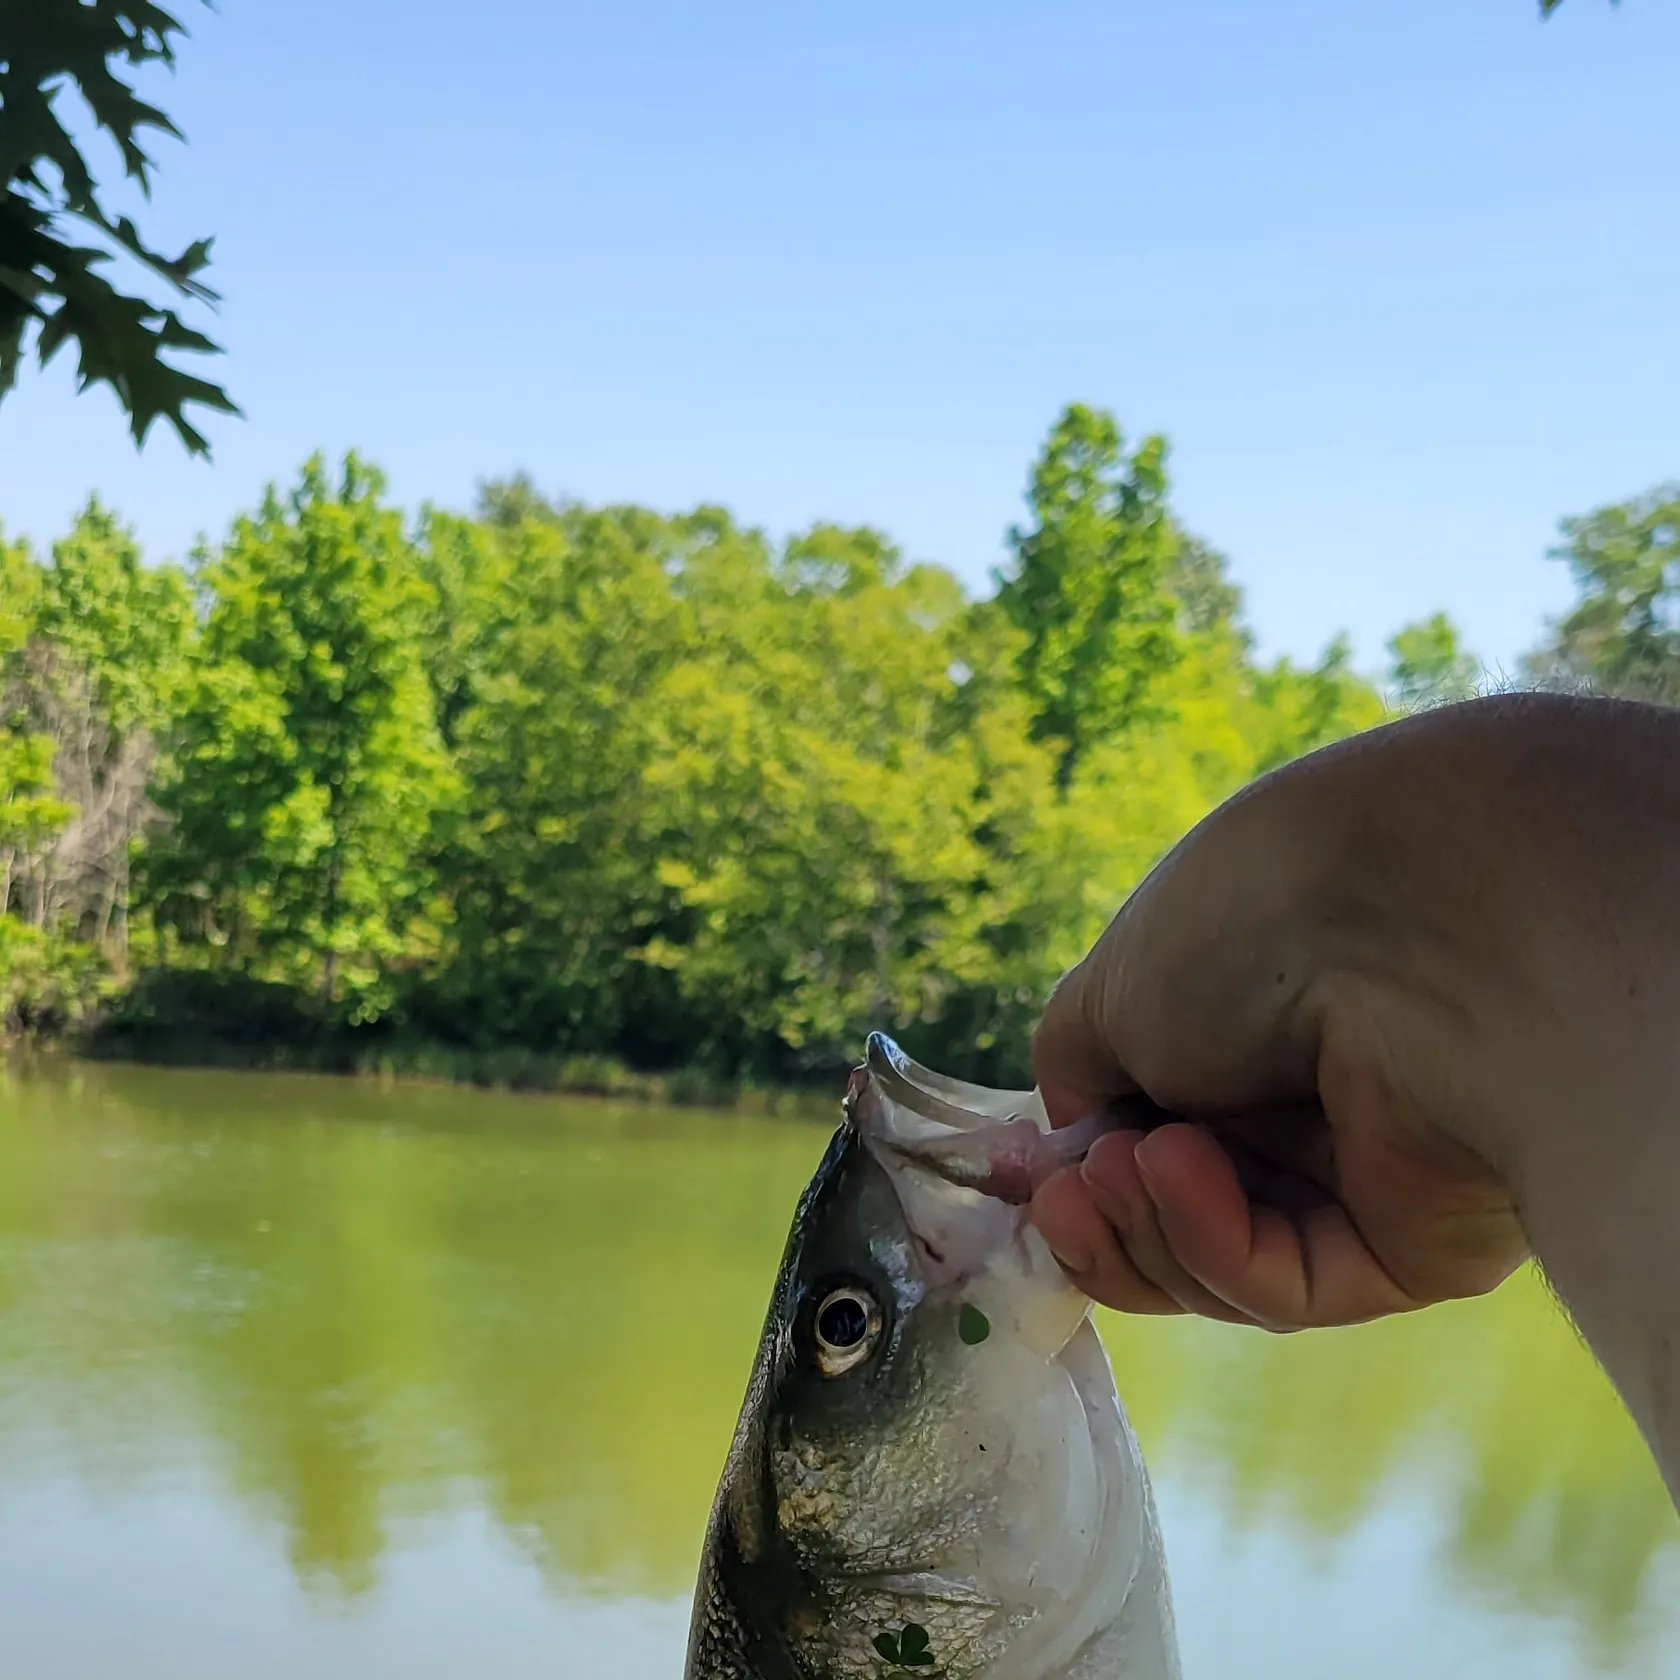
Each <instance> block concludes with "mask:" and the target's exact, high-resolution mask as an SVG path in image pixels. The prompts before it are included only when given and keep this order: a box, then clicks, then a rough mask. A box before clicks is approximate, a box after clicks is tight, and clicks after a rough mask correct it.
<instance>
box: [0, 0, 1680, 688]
mask: <svg viewBox="0 0 1680 1680" xmlns="http://www.w3.org/2000/svg"><path fill="white" fill-rule="evenodd" d="M181 4H182V6H183V7H184V8H185V9H186V14H187V15H188V20H189V23H190V26H191V28H192V30H193V38H192V40H191V41H189V42H188V43H187V44H186V46H185V48H184V51H183V61H182V64H181V67H180V71H179V73H178V75H177V76H176V77H175V78H174V79H173V81H170V80H169V79H168V78H161V79H160V80H161V84H162V85H161V87H160V90H159V91H160V96H161V97H162V99H163V102H164V103H165V104H166V105H167V107H168V108H169V109H170V110H171V111H172V113H173V114H175V116H176V117H177V120H178V121H179V122H180V124H181V126H182V127H183V128H184V129H185V130H186V132H187V134H188V138H189V140H190V145H189V146H188V147H187V148H184V149H183V148H181V147H179V146H175V145H172V144H170V143H168V142H160V143H159V148H158V149H159V153H160V161H161V165H162V173H161V175H160V179H159V184H158V189H157V193H156V197H155V200H154V204H153V206H152V208H151V210H150V212H149V216H150V227H151V229H152V230H153V231H154V232H155V234H156V236H157V237H158V238H159V239H161V240H164V241H179V242H181V243H184V242H185V241H186V240H187V239H190V238H192V237H195V236H196V235H198V234H200V233H203V232H214V233H215V234H216V235H217V244H216V253H215V254H216V263H215V268H214V271H213V274H212V276H211V278H212V281H213V283H215V284H216V285H218V286H219V287H220V289H221V290H222V291H223V293H224V294H225V298H226V302H225V304H224V306H223V308H222V311H221V314H220V316H219V317H218V318H217V320H216V322H215V324H214V327H213V329H212V330H213V332H214V333H216V334H217V335H219V336H220V338H221V339H222V341H223V342H224V343H225V344H226V346H227V349H228V351H229V355H228V356H227V357H226V358H224V359H223V360H222V361H221V363H220V366H219V368H218V369H217V370H216V373H215V375H214V376H215V377H218V378H221V379H223V380H224V381H225V382H226V383H227V384H228V386H229V388H230V389H231V391H232V393H233V395H234V396H235V397H236V399H237V400H238V401H239V402H240V403H241V405H242V406H243V407H244V409H245V410H246V413H247V415H248V419H246V420H245V421H243V422H235V421H224V420H220V419H212V421H211V423H210V426H209V430H210V433H211V437H212V441H213V444H214V447H215V459H214V462H213V463H212V464H211V465H208V466H207V465H204V464H202V463H199V462H194V461H189V460H187V459H186V458H185V457H184V455H183V453H182V451H181V450H180V448H179V446H178V445H177V443H176V441H175V439H174V436H173V434H172V433H171V432H169V431H168V430H167V429H166V428H163V427H159V428H158V429H157V430H156V431H155V432H154V435H153V436H152V438H151V440H150V441H149V443H148V445H147V448H146V449H145V451H144V453H143V454H136V452H135V451H134V449H133V447H132V445H131V444H130V442H129V441H128V438H127V435H126V433H125V431H124V430H123V428H122V425H121V423H120V421H119V418H118V416H117V414H116V410H115V406H114V404H113V403H112V402H111V400H110V399H109V398H108V397H107V396H106V395H105V394H103V393H96V394H94V395H91V396H89V397H86V398H82V399H75V398H74V397H73V396H72V389H73V385H72V379H71V369H70V366H69V361H70V358H69V356H68V355H66V356H64V357H61V358H60V362H59V363H58V364H55V366H54V367H53V368H51V369H50V370H49V371H48V372H47V374H46V375H44V376H37V375H34V374H30V375H26V376H25V379H24V382H23V384H22V386H21V387H20V389H19V390H18V391H17V392H16V393H15V394H14V395H13V396H12V397H11V398H10V399H9V400H8V401H7V402H6V404H5V405H4V406H3V407H0V519H3V520H4V521H5V523H6V526H7V527H8V528H9V529H10V530H11V531H13V532H16V531H18V530H22V531H24V532H26V533H28V534H29V535H30V536H32V537H33V538H35V539H36V540H37V541H40V540H43V539H46V538H50V536H51V535H52V534H53V532H54V531H55V530H57V529H59V528H61V527H62V525H63V523H64V522H65V521H66V519H67V518H68V517H69V515H70V514H71V512H72V510H73V509H74V508H75V506H76V505H77V504H79V502H80V501H81V500H82V499H83V498H84V497H85V496H86V494H87V493H88V491H89V490H93V489H97V490H98V491H99V492H100V493H101V494H102V495H104V496H105V497H106V498H107V499H109V500H111V501H113V502H115V504H116V505H117V506H118V508H119V509H120V510H121V511H122V512H123V513H124V514H125V516H126V517H128V518H129V519H130V520H131V521H132V522H133V523H134V524H135V525H136V526H137V528H138V530H139V532H140V535H141V538H142V540H143V541H144V543H145V544H146V547H147V550H148V552H150V553H152V554H154V555H164V554H170V553H181V552H184V551H185V550H186V548H187V547H188V546H189V545H190V544H191V543H192V541H193V540H194V538H195V536H196V535H197V534H198V533H200V532H209V533H211V534H212V535H214V534H217V533H219V532H220V531H221V530H222V529H223V528H224V527H225V524H226V522H227V520H228V518H229V516H230V515H231V514H232V513H233V512H234V511H236V510H237V509H239V508H241V507H243V506H247V505H249V504H250V502H251V501H252V500H253V499H254V497H255V496H256V495H257V494H258V493H259V492H260V489H261V486H262V485H263V483H264V482H265V481H267V480H269V479H273V478H280V479H282V480H284V479H286V478H288V477H289V476H290V475H291V474H292V473H293V471H294V470H295V468H296V466H297V465H298V463H299V462H300V461H301V460H302V459H303V458H304V457H305V456H306V455H307V454H308V453H309V452H310V451H312V450H314V449H324V450H326V451H328V452H329V453H337V452H339V451H341V450H343V449H344V448H346V447H351V446H354V447H357V448H359V449H361V450H362V451H363V452H365V453H366V454H368V455H369V456H371V457H372V458H373V459H374V460H375V461H377V462H378V463H380V464H381V465H382V466H383V467H384V468H385V469H386V471H387V472H388V474H389V475H390V479H391V483H392V489H393V492H394V494H395V495H396V496H397V497H398V498H399V499H401V500H402V501H404V502H405V503H408V504H410V505H414V504H418V503H419V502H420V501H421V500H423V499H427V498H430V499H432V500H436V501H439V502H443V503H447V504H455V505H464V504H466V503H467V502H468V501H469V500H470V499H471V496H472V493H473V487H474V485H475V483H476V482H477V481H478V480H479V479H481V478H483V477H486V476H491V475H497V474H502V473H506V472H510V471H513V470H516V469H520V468H524V469H526V470H528V471H529V472H530V473H531V474H532V475H533V476H534V477H535V479H536V480H537V481H538V483H539V484H541V485H542V486H543V487H544V488H546V489H549V490H551V491H554V492H566V493H570V494H575V495H578V496H581V497H584V498H586V499H589V500H607V499H635V500H638V501H644V502H648V503H652V504H654V505H656V506H661V507H667V508H675V507H680V506H684V505H688V504H691V503H693V502H695V501H698V500H710V501H722V502H724V503H726V504H728V505H729V506H730V507H732V508H733V509H734V510H735V511H736V513H737V514H738V515H739V516H740V517H741V518H743V519H745V520H747V521H749V522H751V523H755V524H758V525H762V526H764V527H765V528H767V529H769V530H770V531H772V532H773V533H782V532H785V531H787V530H789V529H792V528H795V527H798V526H800V525H802V524H804V523H807V522H809V521H810V520H812V519H816V518H835V519H841V520H847V521H859V522H869V523H872V524H876V525H879V526H881V527H883V528H884V529H886V530H887V531H888V532H889V533H891V534H892V535H893V537H894V538H895V539H896V540H897V541H899V542H900V543H901V544H902V545H903V546H904V548H905V549H906V550H907V551H908V552H909V553H910V554H911V555H912V556H913V557H915V558H918V559H933V560H939V561H942V562H944V563H946V564H948V565H950V566H951V567H952V568H953V569H955V570H956V571H957V572H958V573H959V574H960V575H962V576H963V577H964V578H965V579H967V580H968V581H969V582H970V583H971V584H973V585H974V586H976V587H985V586H986V582H987V578H988V575H989V571H990V568H991V567H992V566H993V565H994V564H996V563H997V562H998V560H999V559H1000V558H1001V557H1002V553H1003V533H1004V531H1005V529H1006V528H1007V526H1008V525H1009V524H1010V522H1011V521H1012V520H1014V519H1016V518H1017V517H1019V515H1020V511H1021V500H1020V498H1021V490H1022V486H1023V484H1024V480H1025V475H1026V471H1027V467H1028V464H1029V461H1030V459H1031V457H1032V455H1033V453H1034V451H1035V450H1036V448H1037V447H1038V445H1039V443H1040V441H1041V440H1042V437H1043V435H1044V433H1045V431H1046V429H1047V428H1048V426H1049V425H1050V423H1051V421H1052V420H1053V418H1054V416H1055V414H1056V412H1057V410H1058V409H1059V408H1060V406H1061V405H1062V404H1064V403H1065V402H1067V401H1069V400H1072V399H1079V400H1083V401H1087V402H1092V403H1097V404H1101V405H1103V406H1106V407H1110V408H1112V409H1114V410H1115V411H1117V413H1118V414H1119V415H1120V417H1121V419H1122V422H1123V423H1124V424H1125V426H1126V427H1127V429H1128V431H1129V432H1131V433H1133V434H1136V433H1138V432H1141V431H1144V430H1157V429H1158V430H1161V431H1164V432H1165V433H1166V434H1167V435H1168V436H1169V438H1170V439H1171V440H1172V444H1173V470H1174V478H1175V486H1176V489H1175V498H1176V501H1177V503H1178V506H1179V508H1180V510H1181V512H1182V514H1183V516H1184V517H1185V518H1186V520H1187V521H1188V522H1189V523H1190V524H1191V525H1192V526H1193V527H1194V528H1196V529H1197V530H1199V531H1200V532H1201V533H1203V534H1204V535H1205V536H1206V537H1207V538H1208V539H1209V540H1211V541H1213V542H1214V543H1215V544H1217V545H1218V546H1219V547H1221V548H1222V549H1224V550H1225V551H1226V552H1227V553H1228V554H1229V555H1230V557H1231V560H1232V566H1233V571H1234V574H1235V576H1236V578H1237V580H1238V581H1239V582H1240V583H1241V584H1242V586H1243V588H1244V590H1245V593H1246V597H1247V602H1248V611H1249V615H1250V618H1251V620H1252V621H1253V623H1254V625H1255V627H1256V629H1257V630H1258V632H1259V635H1260V639H1261V643H1262V646H1263V647H1264V648H1265V649H1266V650H1268V651H1271V652H1288V653H1292V654H1295V655H1299V656H1311V655H1312V654H1313V653H1314V652H1315V651H1316V650H1317V649H1319V648H1320V647H1321V646H1322V645H1323V644H1324V642H1325V641H1326V640H1327V639H1328V638H1329V637H1330V636H1331V635H1333V634H1334V633H1335V632H1336V631H1337V630H1340V629H1343V628H1345V629H1347V630H1349V631H1350V632H1351V633H1352V635H1353V637H1354V642H1355V647H1356V650H1357V652H1358V654H1359V657H1360V658H1361V660H1362V661H1363V662H1364V663H1366V664H1367V665H1368V666H1375V665H1377V664H1380V662H1381V660H1382V658H1383V651H1382V650H1383V643H1384V641H1385V640H1386V638H1387V636H1388V635H1389V634H1390V633H1392V631H1393V630H1394V629H1395V628H1397V627H1398V626H1399V625H1400V624H1401V623H1403V622H1404V621H1406V620H1408V619H1411V618H1415V617H1418V616H1421V615H1423V614H1425V613H1428V612H1430V611H1433V610H1434V609H1436V608H1438V607H1441V608H1445V609H1447V610H1448V611H1449V612H1451V613H1452V614H1453V615H1454V617H1455V618H1457V619H1458V620H1459V622H1460V623H1461V625H1462V626H1463V627H1464V629H1465V631H1466V633H1467V636H1468V639H1469V641H1470V643H1471V645H1472V646H1473V647H1474V648H1476V649H1477V650H1478V651H1479V652H1480V653H1482V654H1483V656H1484V657H1485V658H1487V659H1488V660H1489V661H1490V662H1493V663H1496V664H1505V665H1507V666H1508V665H1509V664H1510V663H1511V662H1512V661H1513V660H1514V658H1515V656H1516V655H1517V654H1518V653H1519V652H1520V650H1521V649H1523V648H1524V647H1526V646H1528V645H1530V644H1531V643H1532V642H1533V641H1534V639H1535V638H1536V636H1537V635H1538V634H1539V632H1540V627H1541V623H1542V620H1543V618H1544V616H1545V615H1546V614H1547V613H1550V612H1556V611H1557V610H1559V609H1560V608H1561V607H1562V606H1564V605H1565V604H1566V603H1567V601H1568V599H1569V585H1568V578H1567V574H1566V573H1565V571H1564V568H1563V567H1562V566H1561V565H1559V564H1557V563H1556V562H1548V561H1547V560H1546V559H1545V558H1544V554H1545V550H1546V548H1547V547H1548V545H1549V544H1550V543H1551V542H1552V541H1553V540H1554V534H1555V528H1556V524H1557V521H1558V519H1559V518H1560V517H1562V516H1563V515H1565V514H1567V513H1570V512H1578V511H1584V510H1585V509H1587V508H1589V507H1591V506H1593V505H1594V504H1596V503H1599V502H1602V501H1606V500H1611V499H1615V498H1619V497H1622V496H1626V495H1630V494H1633V493H1636V492H1638V491H1640V490H1643V489H1645V488H1647V487H1648V486H1650V485H1651V484H1653V483H1656V482H1658V481H1660V480H1663V479H1665V478H1669V477H1673V476H1677V475H1680V400H1677V398H1676V393H1677V392H1680V307H1677V306H1680V284H1677V282H1680V218H1677V217H1676V215H1675V213H1674V212H1675V202H1676V192H1677V190H1680V189H1677V184H1676V183H1677V181H1680V171H1677V168H1676V165H1677V162H1680V118H1677V117H1676V115H1675V107H1676V98H1675V93H1674V90H1675V88H1676V87H1677V86H1680V8H1676V7H1674V6H1671V5H1665V4H1663V3H1662V0H1624V4H1622V5H1621V6H1620V7H1619V8H1616V9H1612V8H1611V7H1609V6H1608V5H1606V4H1605V3H1604V0H1566V3H1565V5H1564V7H1563V10H1562V11H1561V12H1560V13H1559V14H1558V16H1557V17H1556V18H1554V19H1553V20H1552V21H1551V22H1550V23H1548V24H1546V25H1544V26H1542V25H1541V24H1540V23H1539V22H1538V20H1537V16H1536V10H1535V7H1534V5H1533V4H1532V0H1410V3H1402V0H1365V3H1361V4H1351V5H1350V4H1348V3H1347V0H1340V3H1332V0H1268V3H1261V0H1176V3H1173V4H1164V3H1160V0H1157V3H1154V4H1148V5H1145V4H1142V3H1140V0H1077V3H1076V0H1036V3H1034V4H1030V5H1029V4H1024V3H1021V0H1016V3H1014V4H1009V5H1005V4H1001V3H993V0H964V3H962V4H958V3H955V0H895V3H894V4H884V3H875V0H867V3H862V4H858V3H854V4H849V5H841V6H836V5H826V6H812V5H805V4H799V3H797V0H793V3H789V0H778V3H774V4H773V3H771V0H714V3H712V4H705V5H697V4H692V3H690V4H686V5H683V4H678V3H677V0H612V3H611V4H606V3H599V4H596V5H593V6H579V5H575V4H553V3H538V0H478V3H477V4H476V5H473V6H470V7H468V6H445V5H443V4H441V3H440V0H400V3H398V0H330V3H329V0H291V3H289V4H287V5H285V6H279V5H274V4H259V3H258V0H222V5H221V10H220V11H219V12H217V13H211V12H208V11H203V10H201V9H200V8H199V7H197V6H195V5H192V4H191V3H190V0H181Z"/></svg>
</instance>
